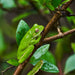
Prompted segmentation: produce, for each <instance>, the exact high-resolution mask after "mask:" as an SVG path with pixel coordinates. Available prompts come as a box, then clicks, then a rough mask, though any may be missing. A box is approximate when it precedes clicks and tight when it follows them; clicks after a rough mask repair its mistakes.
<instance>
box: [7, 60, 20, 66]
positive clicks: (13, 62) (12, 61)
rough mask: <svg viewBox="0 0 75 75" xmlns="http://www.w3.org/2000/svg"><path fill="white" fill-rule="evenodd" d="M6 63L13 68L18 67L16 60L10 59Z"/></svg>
mask: <svg viewBox="0 0 75 75" xmlns="http://www.w3.org/2000/svg"><path fill="white" fill-rule="evenodd" d="M7 63H9V64H11V65H13V66H18V65H19V63H18V61H17V60H16V59H10V60H8V61H7Z"/></svg>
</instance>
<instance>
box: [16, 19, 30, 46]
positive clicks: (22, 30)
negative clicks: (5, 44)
mask: <svg viewBox="0 0 75 75" xmlns="http://www.w3.org/2000/svg"><path fill="white" fill-rule="evenodd" d="M29 29H30V28H29V26H28V24H27V23H26V22H25V21H23V20H21V21H20V22H19V24H18V27H17V30H16V41H17V44H18V45H19V44H20V41H21V39H22V38H23V36H24V35H25V34H26V32H27V31H28V30H29Z"/></svg>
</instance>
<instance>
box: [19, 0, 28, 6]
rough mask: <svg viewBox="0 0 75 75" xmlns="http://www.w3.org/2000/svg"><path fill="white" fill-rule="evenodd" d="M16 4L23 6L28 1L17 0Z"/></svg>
mask: <svg viewBox="0 0 75 75" xmlns="http://www.w3.org/2000/svg"><path fill="white" fill-rule="evenodd" d="M18 4H19V5H23V6H25V5H28V4H29V3H28V1H26V0H18Z"/></svg>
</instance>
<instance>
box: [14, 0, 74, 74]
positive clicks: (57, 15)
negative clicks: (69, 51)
mask: <svg viewBox="0 0 75 75" xmlns="http://www.w3.org/2000/svg"><path fill="white" fill-rule="evenodd" d="M72 1H73V0H70V1H69V2H67V3H66V4H65V5H63V6H62V9H66V8H67V7H68V6H69V5H70V4H71V3H72ZM60 17H61V12H57V13H55V14H54V16H53V18H52V19H51V20H50V21H49V23H48V24H47V26H46V27H45V29H44V31H43V33H42V38H41V40H43V39H44V37H45V35H46V34H47V33H48V32H49V30H50V29H51V28H52V26H54V24H55V23H56V22H57V21H58V20H59V18H60ZM66 34H67V33H65V35H66ZM57 37H58V36H57ZM42 44H43V41H40V42H39V43H38V44H37V45H36V46H35V49H34V51H33V52H32V54H31V55H30V56H29V58H28V59H27V60H26V61H25V62H24V63H22V64H20V65H19V66H18V67H17V69H16V71H15V73H14V74H13V75H21V72H22V70H23V69H24V67H25V65H26V64H27V63H28V62H29V59H30V58H31V56H32V55H33V54H34V52H35V51H36V49H37V48H38V47H40V46H41V45H42Z"/></svg>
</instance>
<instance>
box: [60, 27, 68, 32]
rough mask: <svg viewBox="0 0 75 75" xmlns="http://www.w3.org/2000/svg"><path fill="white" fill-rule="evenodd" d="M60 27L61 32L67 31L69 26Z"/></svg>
mask: <svg viewBox="0 0 75 75" xmlns="http://www.w3.org/2000/svg"><path fill="white" fill-rule="evenodd" d="M61 29H62V31H63V32H67V31H69V28H68V27H62V28H61Z"/></svg>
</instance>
